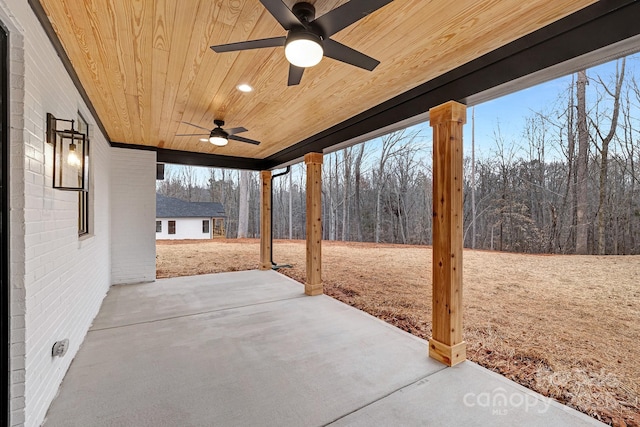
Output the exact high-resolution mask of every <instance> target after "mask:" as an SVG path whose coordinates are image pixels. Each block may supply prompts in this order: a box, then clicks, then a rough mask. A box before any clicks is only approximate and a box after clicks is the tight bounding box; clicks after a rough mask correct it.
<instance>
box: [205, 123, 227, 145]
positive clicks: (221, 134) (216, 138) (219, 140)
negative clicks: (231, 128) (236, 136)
mask: <svg viewBox="0 0 640 427" xmlns="http://www.w3.org/2000/svg"><path fill="white" fill-rule="evenodd" d="M228 137H229V135H228V134H227V133H226V132H225V131H223V130H222V129H221V128H219V127H217V128H215V129H213V130H212V131H211V135H209V142H210V143H212V144H213V145H217V146H218V147H224V146H225V145H227V143H228V142H229V140H228V139H227V138H228Z"/></svg>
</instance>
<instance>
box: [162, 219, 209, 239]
mask: <svg viewBox="0 0 640 427" xmlns="http://www.w3.org/2000/svg"><path fill="white" fill-rule="evenodd" d="M156 221H162V232H160V233H156V239H171V240H176V239H210V238H211V232H212V230H213V229H212V226H213V224H212V223H211V218H156ZM169 221H175V222H176V234H169ZM202 221H209V232H208V233H203V232H202Z"/></svg>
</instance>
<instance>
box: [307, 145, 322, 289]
mask: <svg viewBox="0 0 640 427" xmlns="http://www.w3.org/2000/svg"><path fill="white" fill-rule="evenodd" d="M304 163H305V164H306V165H307V281H306V283H305V285H304V293H305V294H307V295H322V293H323V289H322V153H308V154H306V155H305V156H304Z"/></svg>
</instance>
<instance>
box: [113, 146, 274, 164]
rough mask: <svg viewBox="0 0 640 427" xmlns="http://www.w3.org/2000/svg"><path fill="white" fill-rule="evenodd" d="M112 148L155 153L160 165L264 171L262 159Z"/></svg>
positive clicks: (136, 148)
mask: <svg viewBox="0 0 640 427" xmlns="http://www.w3.org/2000/svg"><path fill="white" fill-rule="evenodd" d="M111 146H112V147H115V148H126V149H129V150H143V151H155V152H156V156H157V162H158V163H172V164H177V165H190V166H204V167H212V168H226V169H249V170H262V167H263V164H264V160H262V159H251V158H247V157H233V156H221V155H219V154H208V153H195V152H193V151H181V150H169V149H167V148H156V147H154V146H151V145H135V144H125V143H122V142H112V143H111Z"/></svg>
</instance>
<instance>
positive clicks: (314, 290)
mask: <svg viewBox="0 0 640 427" xmlns="http://www.w3.org/2000/svg"><path fill="white" fill-rule="evenodd" d="M304 293H305V294H306V295H309V296H312V297H314V296H316V295H322V294H324V289H323V287H322V283H318V284H315V285H311V284H309V283H305V284H304Z"/></svg>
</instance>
